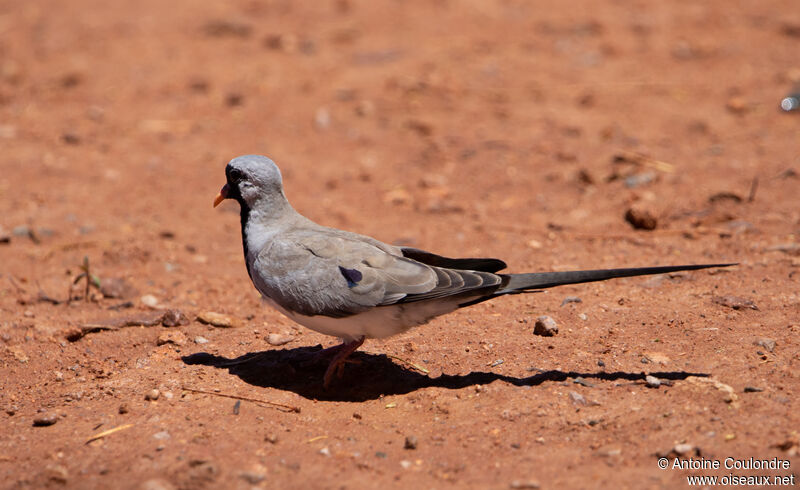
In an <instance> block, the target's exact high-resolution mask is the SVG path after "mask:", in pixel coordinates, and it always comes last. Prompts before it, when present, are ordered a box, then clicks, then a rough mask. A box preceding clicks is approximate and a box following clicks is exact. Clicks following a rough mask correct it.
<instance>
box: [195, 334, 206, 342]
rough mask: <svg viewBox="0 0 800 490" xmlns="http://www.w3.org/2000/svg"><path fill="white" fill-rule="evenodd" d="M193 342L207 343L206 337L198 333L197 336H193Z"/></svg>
mask: <svg viewBox="0 0 800 490" xmlns="http://www.w3.org/2000/svg"><path fill="white" fill-rule="evenodd" d="M194 343H195V344H207V343H208V339H207V338H205V337H201V336H199V335H198V336H197V337H195V338H194Z"/></svg>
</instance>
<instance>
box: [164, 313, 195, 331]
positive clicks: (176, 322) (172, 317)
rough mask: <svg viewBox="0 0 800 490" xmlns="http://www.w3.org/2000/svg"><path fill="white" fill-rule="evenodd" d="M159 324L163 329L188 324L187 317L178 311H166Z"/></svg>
mask: <svg viewBox="0 0 800 490" xmlns="http://www.w3.org/2000/svg"><path fill="white" fill-rule="evenodd" d="M161 324H162V325H164V326H165V327H178V326H181V325H188V324H189V317H187V316H186V315H184V314H183V312H181V311H180V310H167V311H165V312H164V316H163V317H162V318H161Z"/></svg>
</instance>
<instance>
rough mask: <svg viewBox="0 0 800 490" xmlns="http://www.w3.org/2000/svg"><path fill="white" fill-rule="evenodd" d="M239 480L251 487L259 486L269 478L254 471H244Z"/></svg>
mask: <svg viewBox="0 0 800 490" xmlns="http://www.w3.org/2000/svg"><path fill="white" fill-rule="evenodd" d="M239 478H241V479H242V480H244V481H246V482H247V483H249V484H251V485H258V484H259V483H261V482H262V481H264V480H265V479H266V478H267V476H266V475H265V474H263V473H256V472H254V471H242V472H241V473H239Z"/></svg>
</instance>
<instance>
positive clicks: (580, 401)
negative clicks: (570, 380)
mask: <svg viewBox="0 0 800 490" xmlns="http://www.w3.org/2000/svg"><path fill="white" fill-rule="evenodd" d="M569 399H570V401H572V403H574V404H575V405H586V398H584V397H583V395H581V394H580V393H578V392H577V391H570V392H569Z"/></svg>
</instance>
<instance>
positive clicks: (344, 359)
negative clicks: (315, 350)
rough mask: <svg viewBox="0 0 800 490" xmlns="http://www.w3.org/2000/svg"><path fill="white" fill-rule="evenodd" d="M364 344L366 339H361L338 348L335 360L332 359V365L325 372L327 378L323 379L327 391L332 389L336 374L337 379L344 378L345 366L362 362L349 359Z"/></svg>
mask: <svg viewBox="0 0 800 490" xmlns="http://www.w3.org/2000/svg"><path fill="white" fill-rule="evenodd" d="M363 343H364V337H361V338H360V339H358V340H355V341H353V342H350V343H347V344H342V345H339V346H337V347H338V349H337V352H336V355H335V356H334V357H333V359H331V363H330V364H328V369H326V370H325V376H324V377H323V378H322V381H323V383H322V385H323V386H324V387H325V389H326V390H327V389H328V388H329V387H330V385H331V381H332V379H333V375H334V374H336V377H337V378H339V379H342V377H343V376H344V365H345V364H348V363H351V364H360V363H361V361H356V360H352V359H348V357H349V356H350V354H352V353H353V352H355V351H356V349H358V348H359V347H361V344H363ZM326 350H327V349H326Z"/></svg>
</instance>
